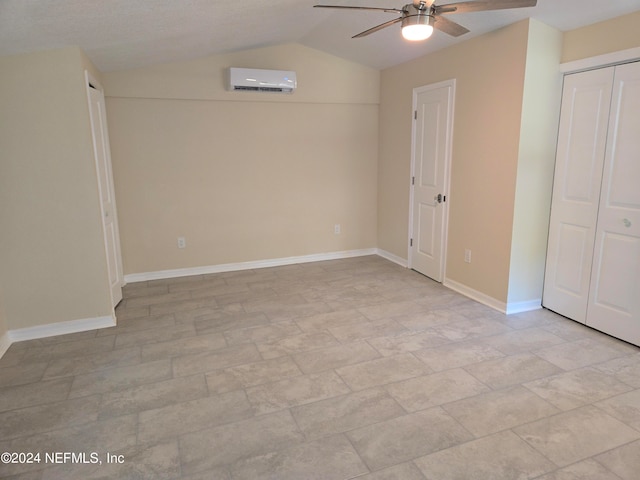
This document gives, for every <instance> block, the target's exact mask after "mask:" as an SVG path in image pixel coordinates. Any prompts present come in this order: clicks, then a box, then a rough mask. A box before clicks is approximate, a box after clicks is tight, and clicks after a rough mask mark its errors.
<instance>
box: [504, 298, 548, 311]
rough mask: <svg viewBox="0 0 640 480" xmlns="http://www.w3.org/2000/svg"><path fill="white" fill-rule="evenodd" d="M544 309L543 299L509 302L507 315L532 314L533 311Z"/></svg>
mask: <svg viewBox="0 0 640 480" xmlns="http://www.w3.org/2000/svg"><path fill="white" fill-rule="evenodd" d="M540 308H542V299H541V298H536V299H535V300H528V301H526V302H508V303H507V312H506V313H507V315H511V314H512V313H522V312H530V311H531V310H538V309H540Z"/></svg>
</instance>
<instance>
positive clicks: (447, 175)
mask: <svg viewBox="0 0 640 480" xmlns="http://www.w3.org/2000/svg"><path fill="white" fill-rule="evenodd" d="M443 87H450V102H449V112H448V119H449V124H448V125H447V139H446V142H445V149H446V153H445V172H444V183H445V191H446V193H447V196H449V197H450V193H449V192H450V191H451V159H452V150H453V125H454V112H455V100H456V79H455V78H452V79H449V80H444V81H442V82H438V83H432V84H430V85H423V86H421V87H416V88H414V89H413V97H412V102H411V115H412V116H413V115H414V112H415V111H416V109H417V108H418V96H419V95H420V94H421V93H423V92H427V91H429V90H436V89H438V88H443ZM416 124H417V122H415V120H412V122H411V169H410V172H409V192H410V194H409V237H408V238H409V239H412V238H413V201H414V188H413V182H412V179H413V177H414V176H415V168H416V145H415V144H416V136H417V133H416ZM442 207H443V209H444V211H443V224H442V272H441V278H442V279H443V281H444V279H445V278H446V272H447V243H448V242H447V239H448V234H449V199H447V201H445V202H443V203H442ZM407 249H408V254H407V259H408V260H407V267H408V268H413V258H412V257H413V253H412V248H411V244H410V243H409V242H407Z"/></svg>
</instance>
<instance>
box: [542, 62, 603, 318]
mask: <svg viewBox="0 0 640 480" xmlns="http://www.w3.org/2000/svg"><path fill="white" fill-rule="evenodd" d="M613 73H614V69H613V68H607V69H601V70H594V71H590V72H583V73H577V74H573V75H567V76H566V77H565V80H564V88H563V94H562V110H561V114H560V127H559V133H558V147H557V153H556V170H555V178H554V183H553V202H552V207H551V220H550V223H549V243H548V249H547V263H546V271H545V285H544V295H543V305H544V306H545V307H547V308H549V309H550V310H553V311H555V312H558V313H560V314H562V315H565V316H567V317H569V318H571V319H573V320H577V321H579V322H582V323H585V321H586V311H587V301H588V297H589V282H590V278H591V265H592V257H593V247H594V239H595V230H596V222H597V218H598V203H599V200H600V186H601V181H602V168H603V161H604V152H605V147H606V141H607V122H608V117H609V105H610V100H611V88H612V81H613Z"/></svg>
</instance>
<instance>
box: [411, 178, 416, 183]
mask: <svg viewBox="0 0 640 480" xmlns="http://www.w3.org/2000/svg"><path fill="white" fill-rule="evenodd" d="M415 184H416V177H411V185H415Z"/></svg>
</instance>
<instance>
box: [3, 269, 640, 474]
mask: <svg viewBox="0 0 640 480" xmlns="http://www.w3.org/2000/svg"><path fill="white" fill-rule="evenodd" d="M124 294H125V299H124V300H123V302H122V303H121V305H120V306H119V307H118V309H117V316H118V326H117V327H114V328H107V329H103V330H94V331H90V332H83V333H78V334H71V335H64V336H59V337H54V338H46V339H41V340H33V341H28V342H21V343H16V344H14V345H12V346H11V348H10V349H9V351H8V352H7V353H6V354H5V356H4V357H3V358H2V359H1V360H0V452H19V453H27V452H31V453H35V452H40V454H41V461H40V463H31V464H0V477H1V478H5V479H7V478H10V479H23V480H24V479H30V480H47V479H65V480H67V479H98V478H104V479H174V480H177V479H182V480H196V479H222V480H224V479H279V480H288V479H296V480H297V479H304V480H306V479H321V480H331V479H353V478H358V479H360V480H373V479H377V480H381V479H387V480H390V479H399V480H413V479H416V480H417V479H422V480H424V479H434V480H446V479H460V480H471V479H490V480H500V479H529V478H537V479H543V480H570V479H574V480H577V479H580V480H585V479H586V480H589V479H593V480H595V479H603V480H607V479H610V480H613V479H616V480H620V479H624V480H637V479H638V478H640V473H639V472H640V349H638V348H636V347H633V346H631V345H628V344H626V343H624V342H621V341H618V340H615V339H612V338H610V337H608V336H606V335H604V334H601V333H598V332H595V331H593V330H590V329H589V328H586V327H583V326H582V325H579V324H577V323H575V322H572V321H570V320H567V319H565V318H562V317H560V316H557V315H555V314H553V313H551V312H549V311H546V310H538V311H534V312H528V313H523V314H518V315H511V316H505V315H501V314H499V313H497V312H496V311H494V310H491V309H490V308H487V307H485V306H483V305H480V304H478V303H476V302H474V301H471V300H469V299H467V298H465V297H463V296H461V295H458V294H456V293H454V292H452V291H450V290H448V289H447V288H445V287H443V286H442V285H440V284H438V283H435V282H433V281H431V280H429V279H427V278H425V277H423V276H421V275H419V274H417V273H415V272H412V271H409V270H406V269H404V268H401V267H399V266H397V265H394V264H392V263H390V262H388V261H386V260H384V259H382V258H380V257H360V258H353V259H345V260H336V261H327V262H318V263H310V264H303V265H293V266H285V267H277V268H269V269H261V270H252V271H241V272H233V273H222V274H216V275H203V276H198V277H188V278H179V279H172V280H160V281H153V282H145V283H137V284H132V285H128V286H127V287H126V288H125V291H124ZM51 452H72V453H74V454H76V455H79V454H82V453H84V454H85V457H86V458H85V460H86V461H87V462H89V463H77V462H73V461H72V459H68V460H67V463H56V464H53V463H46V461H45V460H46V457H45V453H49V454H51ZM94 452H95V454H96V455H97V457H92V456H91V455H92V453H94ZM107 453H109V454H110V455H111V456H110V457H109V458H110V459H111V463H108V462H107ZM118 455H121V457H118ZM94 458H95V459H97V460H99V461H101V462H102V464H91V463H90V462H92V461H94ZM81 459H82V457H80V456H77V457H76V459H75V460H81ZM56 460H57V461H58V462H62V461H64V457H57V458H56ZM119 460H123V463H119V462H118V461H119Z"/></svg>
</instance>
